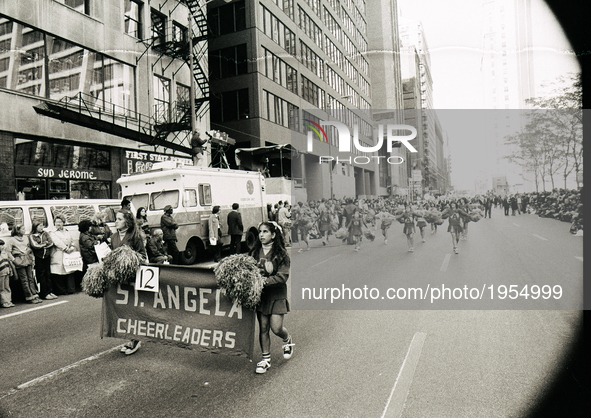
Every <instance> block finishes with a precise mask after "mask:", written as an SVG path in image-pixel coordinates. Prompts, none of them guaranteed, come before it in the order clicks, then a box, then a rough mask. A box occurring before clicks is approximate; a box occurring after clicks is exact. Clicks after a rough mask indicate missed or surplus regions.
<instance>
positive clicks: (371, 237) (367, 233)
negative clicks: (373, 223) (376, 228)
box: [363, 229, 376, 241]
mask: <svg viewBox="0 0 591 418" xmlns="http://www.w3.org/2000/svg"><path fill="white" fill-rule="evenodd" d="M363 235H365V238H367V239H368V240H370V241H373V240H374V239H375V238H376V236H375V235H374V233H373V232H371V230H369V229H364V230H363Z"/></svg>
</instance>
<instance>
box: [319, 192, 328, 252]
mask: <svg viewBox="0 0 591 418" xmlns="http://www.w3.org/2000/svg"><path fill="white" fill-rule="evenodd" d="M319 215H320V216H319V217H318V232H320V238H322V245H326V244H327V243H328V241H329V238H328V237H329V235H330V213H329V212H328V209H327V208H326V206H325V205H324V202H323V203H322V205H321V206H319Z"/></svg>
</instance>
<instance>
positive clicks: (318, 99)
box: [302, 76, 325, 109]
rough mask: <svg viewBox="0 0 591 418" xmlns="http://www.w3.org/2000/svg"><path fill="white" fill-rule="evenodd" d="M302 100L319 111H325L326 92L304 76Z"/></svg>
mask: <svg viewBox="0 0 591 418" xmlns="http://www.w3.org/2000/svg"><path fill="white" fill-rule="evenodd" d="M302 98H303V99H304V100H306V101H307V102H308V103H311V104H313V105H314V106H316V107H318V108H319V109H324V103H325V102H324V101H325V98H324V90H322V89H321V88H320V87H318V86H317V85H316V84H314V83H312V82H311V81H310V80H308V79H307V78H306V77H304V76H302Z"/></svg>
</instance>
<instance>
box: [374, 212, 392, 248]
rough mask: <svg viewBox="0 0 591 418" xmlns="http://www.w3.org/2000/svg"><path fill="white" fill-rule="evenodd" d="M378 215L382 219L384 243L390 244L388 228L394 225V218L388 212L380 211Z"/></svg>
mask: <svg viewBox="0 0 591 418" xmlns="http://www.w3.org/2000/svg"><path fill="white" fill-rule="evenodd" d="M377 217H378V218H379V219H380V229H381V230H382V235H383V236H384V244H385V245H388V228H390V226H391V225H392V218H391V217H390V214H389V213H388V212H384V211H383V212H380V213H378V214H377Z"/></svg>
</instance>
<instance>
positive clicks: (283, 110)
mask: <svg viewBox="0 0 591 418" xmlns="http://www.w3.org/2000/svg"><path fill="white" fill-rule="evenodd" d="M262 110H263V114H262V115H261V116H262V117H263V119H266V120H268V121H270V122H273V123H276V124H277V125H281V126H283V127H286V128H289V129H292V130H296V131H297V130H298V129H299V123H298V108H297V107H296V106H295V105H293V104H291V103H289V102H288V101H286V100H283V99H282V98H281V97H279V96H276V95H274V94H273V93H271V92H268V91H267V90H263V107H262Z"/></svg>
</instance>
